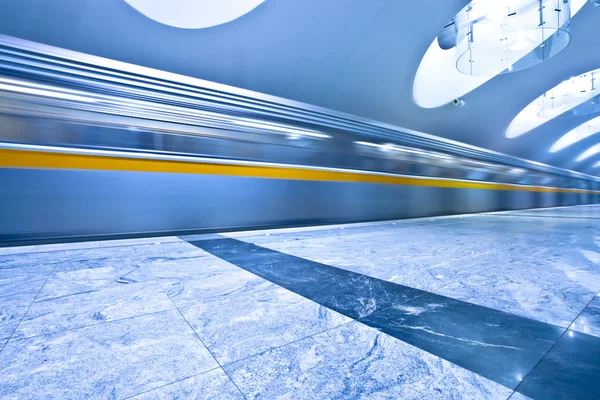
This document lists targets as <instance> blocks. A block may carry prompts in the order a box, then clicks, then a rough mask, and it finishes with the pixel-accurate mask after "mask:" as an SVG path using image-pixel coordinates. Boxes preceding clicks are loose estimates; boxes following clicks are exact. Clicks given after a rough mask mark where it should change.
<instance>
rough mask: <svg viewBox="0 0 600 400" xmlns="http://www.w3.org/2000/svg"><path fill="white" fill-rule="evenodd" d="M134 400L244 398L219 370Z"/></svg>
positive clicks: (136, 397)
mask: <svg viewBox="0 0 600 400" xmlns="http://www.w3.org/2000/svg"><path fill="white" fill-rule="evenodd" d="M132 399H136V400H172V399H190V400H191V399H195V400H236V399H239V400H242V399H244V397H243V396H242V394H241V393H240V392H239V390H238V389H237V388H236V387H235V385H234V384H233V382H232V381H231V380H230V379H229V377H228V376H227V375H226V374H225V372H224V371H223V370H222V369H221V368H217V369H213V370H211V371H208V372H205V373H203V374H200V375H197V376H193V377H191V378H188V379H184V380H182V381H178V382H175V383H172V384H170V385H166V386H163V387H161V388H158V389H154V390H151V391H149V392H146V393H143V394H141V395H139V396H134V397H132Z"/></svg>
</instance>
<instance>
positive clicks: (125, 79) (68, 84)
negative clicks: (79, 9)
mask: <svg viewBox="0 0 600 400" xmlns="http://www.w3.org/2000/svg"><path fill="white" fill-rule="evenodd" d="M0 196H1V197H0V201H1V207H0V246H3V245H4V246H7V245H14V244H18V243H33V242H60V241H71V240H83V239H106V238H117V237H134V236H152V235H167V234H169V235H171V234H184V233H197V232H214V231H226V230H239V229H252V228H266V227H284V226H298V225H307V224H327V223H341V222H357V221H370V220H383V219H396V218H410V217H423V216H433V215H444V214H455V213H475V212H484V211H497V210H513V209H523V208H534V207H550V206H564V205H574V204H588V203H597V202H598V201H599V200H600V180H599V179H598V178H596V177H592V176H588V175H584V174H580V173H576V172H573V171H566V170H562V169H558V168H554V167H550V166H547V165H542V164H539V163H535V162H531V161H527V160H522V159H517V158H514V157H510V156H507V155H503V154H499V153H495V152H491V151H487V150H484V149H480V148H476V147H472V146H468V145H464V144H460V143H457V142H453V141H449V140H445V139H441V138H436V137H434V136H431V135H426V134H423V133H419V132H413V131H409V130H403V129H399V128H397V127H393V126H390V125H385V124H381V123H377V122H374V121H369V120H365V119H360V118H358V117H355V116H351V115H347V114H342V113H337V112H333V111H330V110H326V109H322V108H318V107H313V106H309V105H306V104H301V103H296V102H292V101H287V100H283V99H280V98H276V97H272V96H266V95H261V94H257V93H254V92H250V91H246V90H241V89H236V88H232V87H228V86H224V85H219V84H215V83H212V82H206V81H202V80H199V79H193V78H189V77H185V76H180V75H175V74H171V73H166V72H163V71H156V70H151V69H148V68H144V67H139V66H134V65H130V64H125V63H120V62H116V61H111V60H106V59H102V58H98V57H94V56H89V55H85V54H80V53H75V52H71V51H67V50H64V49H58V48H54V47H50V46H46V45H41V44H37V43H33V42H29V41H25V40H21V39H16V38H12V37H7V36H0Z"/></svg>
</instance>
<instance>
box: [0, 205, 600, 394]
mask: <svg viewBox="0 0 600 400" xmlns="http://www.w3.org/2000/svg"><path fill="white" fill-rule="evenodd" d="M599 291H600V206H579V207H570V208H554V209H543V210H526V211H519V212H505V213H492V214H478V215H469V216H455V217H438V218H422V219H415V220H400V221H386V222H377V223H364V224H352V225H339V226H326V227H313V228H297V229H283V230H271V231H254V232H236V233H226V234H219V235H217V234H211V235H196V236H189V237H181V238H177V237H163V238H155V239H139V240H124V241H106V242H89V243H77V244H65V245H43V246H30V247H18V248H17V247H15V248H5V249H0V398H2V399H25V398H57V399H67V398H68V399H74V398H99V399H106V398H115V399H125V398H136V399H155V398H159V399H171V398H181V399H193V398H198V399H243V398H246V399H275V398H277V399H311V400H312V399H508V398H511V399H513V400H516V399H527V398H533V399H548V398H553V399H575V398H577V399H588V398H589V399H597V398H598V393H600V380H599V379H598V377H600V365H598V364H597V360H598V359H600V297H598V292H599Z"/></svg>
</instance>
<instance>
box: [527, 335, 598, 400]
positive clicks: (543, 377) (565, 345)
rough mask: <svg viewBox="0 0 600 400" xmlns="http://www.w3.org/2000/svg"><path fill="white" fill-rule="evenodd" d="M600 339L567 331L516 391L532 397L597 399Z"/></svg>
mask: <svg viewBox="0 0 600 400" xmlns="http://www.w3.org/2000/svg"><path fill="white" fill-rule="evenodd" d="M598 377H600V338H598V337H596V336H590V335H586V334H584V333H580V332H575V331H572V330H569V331H568V332H567V333H566V334H565V335H563V336H562V337H561V339H560V340H559V341H558V342H557V343H556V345H554V347H553V348H552V349H551V350H550V351H549V352H548V354H546V356H545V357H544V358H543V359H542V360H541V361H540V362H539V364H538V365H537V366H536V367H535V368H534V370H533V371H531V373H530V374H529V375H528V376H527V377H526V378H525V379H524V380H523V382H522V383H521V384H520V385H519V387H518V388H517V391H518V392H520V393H522V394H524V395H526V396H529V397H531V398H532V399H581V400H585V399H590V400H592V399H598V397H599V394H600V380H599V379H598Z"/></svg>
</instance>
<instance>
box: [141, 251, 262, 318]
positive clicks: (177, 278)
mask: <svg viewBox="0 0 600 400" xmlns="http://www.w3.org/2000/svg"><path fill="white" fill-rule="evenodd" d="M200 251H201V250H200ZM147 267H148V269H149V270H150V271H151V272H152V275H153V276H154V277H155V278H156V280H157V281H158V282H159V283H160V285H161V286H162V288H163V289H164V290H165V292H166V293H167V295H168V296H169V298H170V299H171V300H172V301H173V302H174V303H175V305H176V306H177V307H190V306H194V305H196V304H199V303H202V304H204V303H210V302H213V301H218V300H223V299H226V298H230V297H236V296H240V295H248V294H250V293H254V292H261V291H264V290H268V289H269V288H271V287H273V286H274V284H273V283H271V282H269V281H266V280H264V279H262V278H260V277H258V276H256V275H253V274H251V273H250V272H248V271H245V270H243V269H241V268H239V267H236V266H235V265H232V264H230V263H228V262H226V261H224V260H221V259H219V258H217V257H215V256H213V255H211V254H205V255H204V256H202V257H198V258H192V259H184V260H176V261H165V262H154V263H152V264H147Z"/></svg>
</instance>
